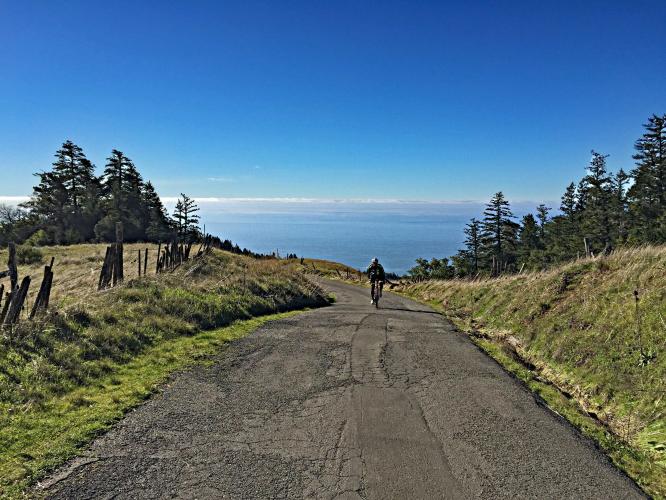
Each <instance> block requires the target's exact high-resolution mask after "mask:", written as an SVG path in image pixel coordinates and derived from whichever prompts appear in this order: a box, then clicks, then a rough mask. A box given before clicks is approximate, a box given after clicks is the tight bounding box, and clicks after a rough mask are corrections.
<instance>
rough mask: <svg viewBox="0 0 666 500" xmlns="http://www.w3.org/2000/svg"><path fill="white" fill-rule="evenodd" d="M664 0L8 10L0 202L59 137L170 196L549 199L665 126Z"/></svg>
mask: <svg viewBox="0 0 666 500" xmlns="http://www.w3.org/2000/svg"><path fill="white" fill-rule="evenodd" d="M665 26H666V2H663V1H657V0H641V1H633V2H631V1H626V2H621V1H613V0H611V1H604V2H601V1H599V2H597V1H585V2H565V1H553V2H534V1H529V2H528V1H515V2H511V1H496V2H490V1H488V2H481V1H479V2H443V1H441V2H425V1H401V2H389V1H382V2H363V1H349V2H320V1H312V0H310V1H304V2H295V1H293V2H292V1H285V2H253V1H243V2H233V3H232V2H217V1H215V2H213V1H211V2H204V1H193V2H185V1H182V2H167V1H154V2H151V1H141V2H137V1H133V2H121V1H114V2H101V1H99V2H93V1H85V2H83V1H82V2H76V1H63V2H56V1H46V0H44V1H41V2H34V1H7V0H0V196H20V195H26V194H29V193H30V191H31V186H32V185H33V183H34V178H33V177H32V176H31V174H32V173H34V172H36V171H38V170H42V169H46V168H48V167H49V165H50V163H51V161H52V155H53V153H54V152H55V150H56V149H57V148H58V146H59V144H60V143H61V142H62V141H63V140H65V139H68V138H69V139H72V140H73V141H74V142H76V143H77V144H79V145H80V146H82V147H83V148H84V150H85V152H86V153H87V155H88V157H89V158H90V159H91V160H93V161H94V162H95V163H96V165H97V166H98V167H99V168H101V167H102V166H103V164H104V162H105V158H106V157H107V156H108V155H109V152H110V151H111V149H112V148H118V149H121V150H122V151H124V152H125V154H127V155H128V156H129V157H130V158H132V159H133V160H134V161H135V163H136V165H137V166H138V167H139V169H140V171H141V172H142V173H143V174H144V177H146V178H148V179H151V180H152V181H153V182H154V183H155V185H156V186H157V188H158V192H159V193H160V194H161V195H163V196H174V195H177V194H178V193H179V192H181V191H183V192H186V193H188V194H190V195H193V196H198V197H236V198H238V197H240V198H255V197H262V198H282V197H290V198H326V199H331V198H341V199H349V198H353V199H367V198H381V199H401V200H484V199H487V198H488V197H489V196H490V195H491V194H492V193H493V192H495V191H497V190H500V189H501V190H503V191H504V192H505V193H506V194H507V196H508V197H509V199H511V200H534V201H540V200H557V199H559V196H560V194H561V193H562V191H563V189H564V187H565V186H566V185H567V184H568V183H569V182H570V181H571V180H577V179H578V178H579V177H580V176H581V175H582V173H583V168H584V167H585V165H586V163H587V161H588V160H589V157H590V149H591V148H595V149H597V150H599V151H601V152H603V153H606V154H610V155H611V156H610V158H609V165H610V167H611V168H612V169H617V168H619V167H624V168H625V169H630V168H631V165H632V160H631V153H632V145H633V141H634V140H635V139H636V138H637V137H638V136H639V135H640V134H641V131H642V128H641V124H642V123H643V122H645V120H646V118H647V117H648V116H649V115H650V114H651V113H664V112H666V94H665V93H664V89H665V88H666V85H665V84H666V64H664V63H665V62H666V56H664V54H665V52H664V39H665V35H666V28H665Z"/></svg>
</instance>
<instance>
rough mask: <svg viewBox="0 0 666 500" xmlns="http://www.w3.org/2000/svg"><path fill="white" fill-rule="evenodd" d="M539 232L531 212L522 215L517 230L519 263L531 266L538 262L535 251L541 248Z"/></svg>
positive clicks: (539, 228)
mask: <svg viewBox="0 0 666 500" xmlns="http://www.w3.org/2000/svg"><path fill="white" fill-rule="evenodd" d="M540 206H544V205H540ZM546 214H547V212H546ZM541 232H542V229H541V227H540V224H537V221H536V219H535V218H534V216H533V215H532V214H527V215H525V216H524V217H523V220H522V224H521V225H520V230H519V231H518V254H519V259H520V262H521V264H526V265H529V266H530V267H533V266H534V265H535V264H536V263H537V262H538V260H539V256H538V255H537V252H538V251H539V250H540V249H541V248H543V246H542V241H543V240H542V236H541Z"/></svg>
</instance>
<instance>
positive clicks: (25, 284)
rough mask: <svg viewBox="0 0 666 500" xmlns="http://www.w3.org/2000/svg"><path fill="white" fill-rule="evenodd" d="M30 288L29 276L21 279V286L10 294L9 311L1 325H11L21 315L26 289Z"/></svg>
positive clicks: (26, 293)
mask: <svg viewBox="0 0 666 500" xmlns="http://www.w3.org/2000/svg"><path fill="white" fill-rule="evenodd" d="M29 287H30V276H26V277H25V278H23V281H22V282H21V286H20V287H19V289H18V290H17V291H16V293H13V294H12V300H11V304H10V305H9V310H8V311H7V315H6V316H5V318H4V320H3V322H2V324H3V325H13V324H14V323H16V321H17V320H18V318H19V314H21V309H22V308H23V302H24V301H25V297H26V295H28V288H29Z"/></svg>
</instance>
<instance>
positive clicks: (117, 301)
mask: <svg viewBox="0 0 666 500" xmlns="http://www.w3.org/2000/svg"><path fill="white" fill-rule="evenodd" d="M145 247H146V245H126V246H125V255H126V260H125V282H124V283H123V284H122V285H120V286H117V287H115V288H112V289H109V290H106V291H103V292H97V291H96V284H97V276H98V273H99V269H100V267H101V264H102V259H103V251H104V246H103V245H76V246H68V247H43V248H41V250H40V251H41V252H42V254H43V258H44V260H45V261H46V260H50V258H51V257H52V256H53V257H55V265H54V273H55V278H54V284H53V293H52V299H51V306H50V311H49V312H48V314H46V315H44V316H42V317H39V318H38V319H36V320H34V321H29V320H27V319H25V318H23V319H22V321H21V322H20V323H19V324H18V325H17V326H16V327H14V328H13V329H12V330H9V329H5V330H4V331H3V332H2V333H3V335H2V337H1V338H0V442H1V443H2V447H1V448H0V478H1V479H0V496H2V495H10V496H13V495H18V494H19V493H20V491H21V490H22V489H23V488H24V487H25V486H26V485H28V484H30V483H32V482H34V481H35V480H36V479H38V478H39V477H40V476H41V475H42V474H43V473H44V471H45V470H48V469H50V468H52V467H54V466H55V465H57V464H59V463H62V462H63V461H64V460H66V459H67V458H69V457H71V456H72V455H73V454H75V453H76V451H77V450H78V449H79V448H80V447H81V446H82V445H84V444H85V443H87V442H88V441H89V440H90V439H91V438H92V437H94V435H96V434H97V433H99V432H100V431H101V430H103V429H105V428H107V427H108V426H109V425H110V424H111V423H113V422H114V421H116V420H117V419H119V418H120V417H121V416H122V415H123V413H124V412H126V411H127V410H128V409H129V408H131V407H133V406H135V405H136V404H138V403H139V402H141V401H142V400H143V399H145V398H146V397H147V396H148V395H149V394H150V393H151V392H152V391H154V390H155V388H156V387H157V386H158V384H160V383H162V382H163V381H164V380H166V378H167V377H168V376H169V375H170V374H171V373H172V372H174V371H175V370H179V369H182V368H184V367H186V366H188V365H189V364H191V363H192V362H194V361H196V360H197V359H199V358H201V357H202V356H204V357H205V356H208V355H210V354H213V353H215V352H217V351H218V350H219V349H220V348H221V346H222V345H224V343H225V342H227V341H229V340H233V339H235V338H239V337H240V336H242V335H245V334H246V333H248V332H249V331H251V330H252V329H253V328H256V327H257V326H258V325H259V324H260V323H261V322H263V321H265V320H266V319H270V318H273V317H276V316H275V315H276V314H284V313H285V312H287V311H291V310H294V309H302V308H306V307H315V306H320V305H324V304H326V303H327V299H326V297H325V296H324V294H323V292H322V291H321V290H320V289H319V288H318V287H317V286H316V285H314V284H313V283H312V282H311V281H310V280H309V279H308V278H307V277H306V276H305V275H304V273H303V272H302V269H300V267H301V266H294V265H284V262H283V261H276V260H257V259H252V258H248V257H242V256H237V255H232V254H229V253H226V252H221V251H213V252H211V253H210V254H208V255H205V256H203V257H202V258H199V259H196V260H191V261H189V262H186V263H185V264H183V265H182V266H180V267H179V268H177V269H176V270H174V271H173V272H167V273H162V274H159V275H155V273H154V267H153V266H154V261H153V262H152V264H153V266H151V262H150V261H149V265H148V269H151V267H153V271H152V273H149V274H148V276H145V277H141V278H139V277H138V276H137V275H138V270H137V269H136V267H137V262H136V257H135V260H134V262H132V257H133V256H135V254H136V253H137V252H138V250H139V249H142V250H143V249H144V248H145ZM150 253H151V254H152V255H154V253H155V252H154V250H153V249H152V247H151V252H150ZM5 261H6V251H5V252H0V262H5ZM41 266H42V264H41V263H34V264H31V265H22V266H20V267H19V275H20V276H25V275H26V274H31V275H32V276H33V277H35V278H36V277H38V276H39V275H40V274H41ZM7 281H8V280H7V279H3V280H2V283H6V282H7ZM36 288H37V287H36V286H35V289H36ZM35 293H36V292H35V290H32V295H31V297H30V298H29V300H28V304H30V303H32V301H33V300H34V294H35ZM260 317H261V318H260ZM253 318H260V319H253ZM239 321H240V322H239Z"/></svg>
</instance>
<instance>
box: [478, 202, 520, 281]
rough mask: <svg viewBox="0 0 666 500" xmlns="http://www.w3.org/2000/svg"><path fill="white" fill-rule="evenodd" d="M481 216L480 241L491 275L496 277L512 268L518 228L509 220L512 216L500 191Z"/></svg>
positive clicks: (507, 203)
mask: <svg viewBox="0 0 666 500" xmlns="http://www.w3.org/2000/svg"><path fill="white" fill-rule="evenodd" d="M483 215H484V217H483V224H482V236H481V241H482V243H483V248H484V253H485V255H486V259H487V262H488V263H489V264H490V267H491V274H493V275H497V274H499V273H501V272H503V271H504V270H510V269H512V268H513V265H514V263H515V257H516V254H515V250H516V243H517V232H518V228H519V226H518V224H516V223H515V222H513V221H512V220H511V219H513V218H514V215H513V213H512V212H511V208H510V205H509V202H508V201H507V200H506V199H505V198H504V194H503V193H502V192H501V191H499V192H497V193H495V195H494V196H493V197H492V199H491V200H490V202H489V203H488V204H487V205H486V209H485V210H484V212H483Z"/></svg>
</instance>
